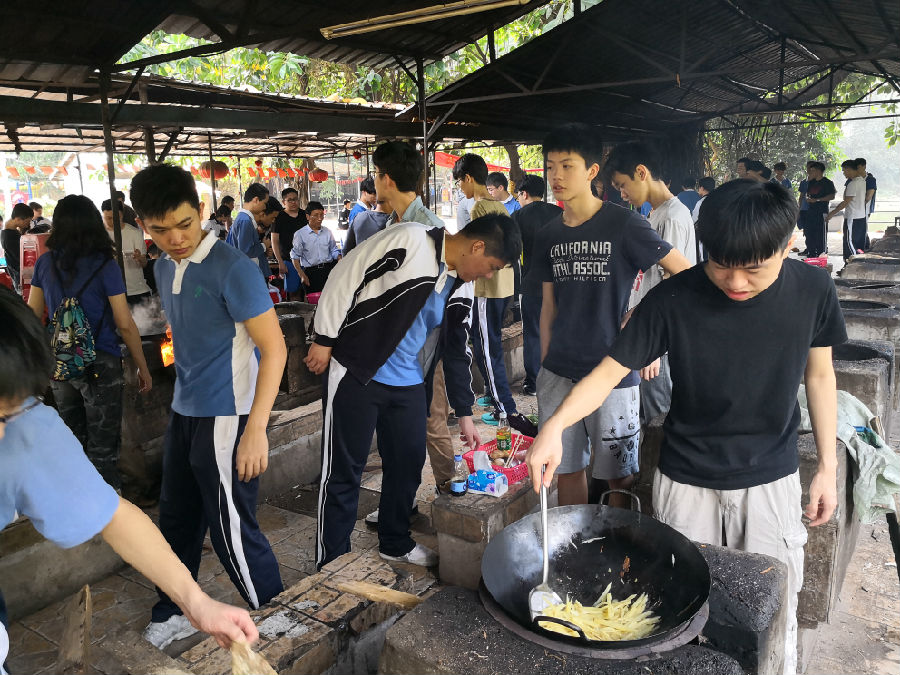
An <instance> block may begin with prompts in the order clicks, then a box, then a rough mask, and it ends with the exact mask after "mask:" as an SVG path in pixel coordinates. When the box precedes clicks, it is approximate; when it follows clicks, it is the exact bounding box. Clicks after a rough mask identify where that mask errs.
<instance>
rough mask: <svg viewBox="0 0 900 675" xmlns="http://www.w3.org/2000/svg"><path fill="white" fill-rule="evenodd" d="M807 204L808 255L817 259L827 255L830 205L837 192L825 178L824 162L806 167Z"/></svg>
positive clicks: (806, 233)
mask: <svg viewBox="0 0 900 675" xmlns="http://www.w3.org/2000/svg"><path fill="white" fill-rule="evenodd" d="M806 175H807V176H808V177H809V178H808V181H807V183H806V203H807V204H808V208H807V209H806V210H805V211H803V212H802V213H803V214H804V216H805V226H804V227H803V232H804V234H805V235H806V253H807V255H808V256H809V257H810V258H817V257H818V256H820V255H822V254H823V253H825V249H826V245H825V242H826V238H827V234H828V230H827V228H828V224H827V222H826V216H827V215H828V203H829V202H830V201H831V200H832V199H834V196H835V194H836V193H837V190H836V189H835V187H834V183H832V182H831V179H830V178H827V177H825V165H824V164H822V162H810V163H809V164H807V166H806Z"/></svg>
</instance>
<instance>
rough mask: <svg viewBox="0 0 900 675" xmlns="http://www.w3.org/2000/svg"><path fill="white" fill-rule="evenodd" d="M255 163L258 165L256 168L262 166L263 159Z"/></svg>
mask: <svg viewBox="0 0 900 675" xmlns="http://www.w3.org/2000/svg"><path fill="white" fill-rule="evenodd" d="M253 163H254V164H256V166H262V160H261V159H258V160H256V161H255V162H253Z"/></svg>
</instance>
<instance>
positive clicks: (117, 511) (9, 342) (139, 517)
mask: <svg viewBox="0 0 900 675" xmlns="http://www.w3.org/2000/svg"><path fill="white" fill-rule="evenodd" d="M0 344H2V345H3V349H2V350H0V529H2V528H3V527H5V526H6V525H7V524H8V523H10V522H12V521H13V520H15V519H16V517H17V515H19V514H21V515H23V516H27V517H28V518H30V519H31V523H32V524H33V525H34V527H35V528H36V529H37V530H38V531H39V532H40V533H41V534H42V535H44V536H45V537H46V538H47V539H49V540H50V541H52V542H54V543H55V544H57V545H58V546H61V547H64V548H68V547H71V546H77V545H78V544H81V543H84V542H85V541H88V540H89V539H91V538H92V537H93V536H94V535H96V534H98V533H100V534H102V535H103V538H104V540H106V542H107V543H108V544H109V545H110V546H112V548H113V549H114V550H115V551H116V552H117V553H118V554H119V555H121V556H122V558H124V559H125V560H126V561H127V562H129V563H130V564H132V565H133V566H134V568H135V569H136V570H137V571H139V572H141V573H142V574H144V575H146V576H147V577H148V578H149V579H150V580H151V581H153V582H154V583H157V584H159V585H160V586H162V587H163V588H165V589H166V591H167V592H168V593H170V594H171V596H172V598H173V599H174V600H175V601H176V602H178V604H179V605H180V606H181V607H182V608H183V609H184V611H185V613H186V614H187V615H188V616H190V617H191V621H192V622H193V624H194V625H195V626H196V627H197V628H199V629H200V630H203V631H206V632H208V633H210V634H211V635H212V636H213V637H215V638H216V640H218V641H219V644H221V645H222V646H223V647H227V646H228V644H229V643H230V642H231V640H240V641H253V640H255V639H256V638H257V636H258V633H257V631H256V628H255V627H254V626H253V620H252V619H251V618H250V615H249V614H248V613H247V610H244V609H238V608H237V607H231V606H229V605H224V604H222V603H220V602H216V601H215V600H213V599H212V598H210V597H209V596H208V595H206V594H205V593H204V592H203V591H202V590H200V587H199V586H198V585H197V583H196V582H195V581H194V580H193V579H191V575H190V574H189V573H188V570H187V569H186V568H185V566H184V565H183V564H182V563H181V562H180V561H179V560H178V558H176V557H175V555H174V554H173V553H172V550H171V549H170V548H169V546H168V545H166V542H165V541H164V540H163V538H162V536H160V533H159V530H157V529H156V528H155V527H154V526H153V523H152V522H151V521H150V519H149V518H148V517H147V516H146V515H144V513H142V512H141V510H140V509H138V508H137V507H135V506H134V505H133V504H131V503H130V502H128V501H126V500H124V499H121V498H120V497H119V496H118V495H117V494H116V491H115V490H113V488H112V487H111V486H110V485H108V484H107V483H105V482H104V481H103V478H101V477H100V474H99V473H97V470H96V469H95V468H94V467H93V466H92V465H91V463H90V461H89V460H88V458H87V457H86V456H85V454H84V450H83V449H82V447H81V444H80V443H79V442H78V439H76V438H75V436H74V434H73V433H72V432H71V431H70V430H69V428H68V427H67V426H66V425H65V424H64V423H63V421H62V419H61V418H60V416H59V413H57V412H56V411H55V410H54V409H53V408H51V407H49V406H47V405H44V404H43V403H42V402H41V401H40V399H39V398H38V397H39V396H40V395H41V394H42V393H43V392H45V391H46V390H47V383H48V382H49V381H50V373H51V372H52V371H53V363H54V359H53V356H52V354H51V352H50V347H49V345H48V342H47V333H46V331H45V329H44V327H43V325H42V324H41V322H40V321H39V320H38V319H37V317H36V316H35V315H34V314H33V313H32V311H31V309H30V308H29V307H28V305H26V304H25V303H24V302H22V298H20V297H19V296H18V295H16V294H15V293H14V292H13V291H11V290H8V289H6V288H0ZM2 581H4V580H2V579H0V582H2ZM6 630H7V617H6V606H5V604H4V602H3V595H2V594H0V673H5V672H6V671H5V670H4V661H5V660H6V655H7V651H8V649H9V639H8V636H7V632H6Z"/></svg>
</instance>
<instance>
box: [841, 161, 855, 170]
mask: <svg viewBox="0 0 900 675" xmlns="http://www.w3.org/2000/svg"><path fill="white" fill-rule="evenodd" d="M841 168H842V169H847V168H850V169H856V160H855V159H845V160H844V161H843V162H841Z"/></svg>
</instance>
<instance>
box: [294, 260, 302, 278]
mask: <svg viewBox="0 0 900 675" xmlns="http://www.w3.org/2000/svg"><path fill="white" fill-rule="evenodd" d="M291 264H292V265H293V266H294V269H295V270H297V274H298V275H299V276H301V277H302V276H303V274H304V272H303V268H302V267H301V266H300V261H299V260H296V259H294V258H291Z"/></svg>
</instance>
